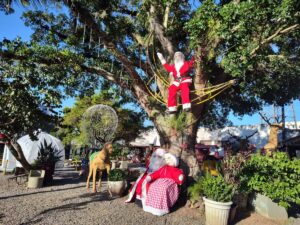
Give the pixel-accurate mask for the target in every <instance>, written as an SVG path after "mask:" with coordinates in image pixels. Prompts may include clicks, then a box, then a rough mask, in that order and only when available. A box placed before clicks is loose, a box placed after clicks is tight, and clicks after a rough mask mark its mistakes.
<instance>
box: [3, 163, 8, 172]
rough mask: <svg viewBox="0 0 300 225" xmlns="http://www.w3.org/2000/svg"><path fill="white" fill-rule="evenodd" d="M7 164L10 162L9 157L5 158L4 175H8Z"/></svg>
mask: <svg viewBox="0 0 300 225" xmlns="http://www.w3.org/2000/svg"><path fill="white" fill-rule="evenodd" d="M7 164H8V159H7V160H5V165H4V171H3V175H6V169H7Z"/></svg>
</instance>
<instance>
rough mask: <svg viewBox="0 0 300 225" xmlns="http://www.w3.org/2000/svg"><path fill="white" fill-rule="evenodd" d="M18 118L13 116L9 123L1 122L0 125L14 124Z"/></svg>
mask: <svg viewBox="0 0 300 225" xmlns="http://www.w3.org/2000/svg"><path fill="white" fill-rule="evenodd" d="M16 120H17V119H16V118H13V119H12V120H10V121H9V122H7V123H2V124H1V123H0V127H7V126H9V125H11V124H13V123H14V122H15V121H16Z"/></svg>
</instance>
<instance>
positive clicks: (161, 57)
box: [156, 52, 167, 65]
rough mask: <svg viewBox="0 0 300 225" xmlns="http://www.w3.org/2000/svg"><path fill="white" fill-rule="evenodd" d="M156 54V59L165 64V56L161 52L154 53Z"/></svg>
mask: <svg viewBox="0 0 300 225" xmlns="http://www.w3.org/2000/svg"><path fill="white" fill-rule="evenodd" d="M156 54H157V57H158V59H159V60H160V62H161V64H163V65H164V64H166V63H167V61H166V60H165V58H164V57H163V55H162V54H161V53H159V52H158V53H156Z"/></svg>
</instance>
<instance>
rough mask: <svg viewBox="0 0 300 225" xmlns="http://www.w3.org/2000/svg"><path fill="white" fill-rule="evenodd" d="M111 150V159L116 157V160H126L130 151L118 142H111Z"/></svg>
mask: <svg viewBox="0 0 300 225" xmlns="http://www.w3.org/2000/svg"><path fill="white" fill-rule="evenodd" d="M113 149H114V150H113V152H112V154H111V156H110V157H111V159H117V160H126V159H127V155H128V154H129V153H130V150H129V148H128V147H125V146H123V145H120V144H118V143H114V144H113Z"/></svg>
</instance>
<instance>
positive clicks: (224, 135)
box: [130, 121, 300, 148]
mask: <svg viewBox="0 0 300 225" xmlns="http://www.w3.org/2000/svg"><path fill="white" fill-rule="evenodd" d="M298 126H300V121H298V122H297V129H296V128H295V123H293V122H287V123H286V128H287V129H286V140H288V139H291V138H294V137H297V136H300V129H299V128H298ZM254 132H256V133H255V134H254V135H253V136H251V137H250V138H249V142H250V143H251V144H254V145H255V146H256V147H257V148H262V147H263V146H265V144H267V142H268V138H269V133H270V127H269V125H266V124H260V125H244V126H233V127H224V128H221V129H215V130H209V129H207V128H204V127H200V128H199V129H198V132H197V143H202V144H205V145H218V146H222V145H223V143H225V142H227V141H228V140H229V139H230V138H232V135H234V136H238V137H241V138H246V137H248V136H250V135H252V134H253V133H254ZM281 133H282V132H281V131H279V132H278V141H279V143H280V142H281V140H282V135H281ZM130 145H131V146H136V147H148V146H150V145H154V146H160V142H159V135H158V133H157V131H156V129H152V130H149V131H147V132H144V133H141V134H140V135H139V137H138V138H136V139H135V140H134V141H133V142H131V143H130Z"/></svg>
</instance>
